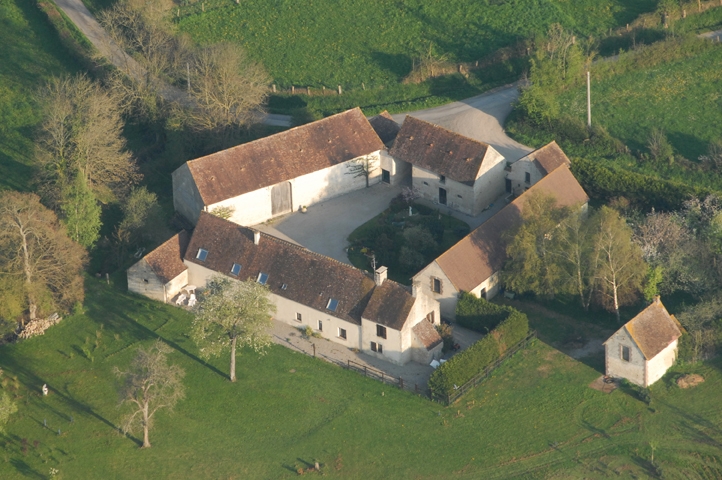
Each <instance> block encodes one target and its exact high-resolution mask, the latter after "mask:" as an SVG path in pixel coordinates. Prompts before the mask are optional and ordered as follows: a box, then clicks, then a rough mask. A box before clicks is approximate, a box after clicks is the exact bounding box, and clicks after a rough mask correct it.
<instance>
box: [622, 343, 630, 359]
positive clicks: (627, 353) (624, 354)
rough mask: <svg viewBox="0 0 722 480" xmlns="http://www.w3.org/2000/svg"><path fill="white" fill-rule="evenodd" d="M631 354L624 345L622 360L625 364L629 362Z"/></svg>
mask: <svg viewBox="0 0 722 480" xmlns="http://www.w3.org/2000/svg"><path fill="white" fill-rule="evenodd" d="M630 354H631V352H630V350H629V347H625V346H624V345H622V360H624V361H625V362H628V361H629V357H630Z"/></svg>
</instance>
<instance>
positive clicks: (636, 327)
mask: <svg viewBox="0 0 722 480" xmlns="http://www.w3.org/2000/svg"><path fill="white" fill-rule="evenodd" d="M680 336H682V326H681V325H680V324H679V322H678V321H677V319H676V318H674V315H670V314H669V312H667V309H666V308H664V305H662V301H661V300H660V299H659V297H658V296H657V297H655V298H654V301H653V302H652V304H651V305H649V306H648V307H647V308H645V309H644V310H642V312H640V313H639V315H637V316H636V317H634V318H633V319H631V320H630V321H629V322H627V323H626V324H625V325H624V326H623V327H622V328H620V329H619V330H617V331H616V332H615V333H614V335H612V336H611V337H609V339H608V340H607V341H606V342H604V356H605V365H606V372H607V375H609V376H610V377H615V378H626V379H627V380H629V381H630V382H632V383H635V384H637V385H640V386H642V387H648V386H650V385H652V384H653V383H654V382H656V381H657V380H659V379H660V378H662V376H664V374H665V373H666V372H667V370H668V369H669V367H671V366H672V365H674V361H675V360H676V358H677V341H678V339H679V337H680Z"/></svg>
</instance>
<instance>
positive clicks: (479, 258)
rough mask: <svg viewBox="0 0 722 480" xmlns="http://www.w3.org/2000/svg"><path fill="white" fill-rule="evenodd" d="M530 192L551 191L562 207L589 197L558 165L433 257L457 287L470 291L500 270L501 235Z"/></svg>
mask: <svg viewBox="0 0 722 480" xmlns="http://www.w3.org/2000/svg"><path fill="white" fill-rule="evenodd" d="M532 192H545V193H547V194H551V195H552V196H553V197H554V198H556V200H557V205H559V206H561V207H567V206H573V205H577V204H582V203H586V202H587V201H588V200H589V197H587V194H586V193H585V192H584V189H582V187H581V185H579V182H577V179H576V178H574V175H572V172H571V171H569V168H567V167H560V168H557V169H556V170H554V171H553V172H552V173H550V174H549V175H547V176H546V177H544V178H542V179H541V180H540V181H539V182H537V183H536V184H534V186H532V187H531V188H530V189H529V190H527V191H526V192H524V193H523V194H522V195H520V196H519V197H517V198H516V199H515V200H514V201H513V202H511V203H510V204H509V205H507V206H506V207H504V208H502V209H501V210H500V211H499V212H497V213H496V215H494V216H493V217H491V218H490V219H489V220H487V221H486V222H484V223H483V224H481V225H480V226H479V227H478V228H476V229H475V230H474V231H473V232H471V233H470V234H469V235H467V236H466V237H464V238H463V239H461V240H460V241H459V242H458V243H457V244H456V245H454V246H453V247H451V248H450V249H449V250H447V251H446V252H444V253H443V254H442V255H441V256H439V257H438V258H437V259H436V263H437V264H438V265H439V267H440V268H441V269H442V270H443V271H444V273H445V274H446V276H447V277H448V278H449V280H451V283H453V284H454V286H455V287H456V289H457V290H464V291H471V290H473V289H474V288H476V287H477V286H479V285H480V284H481V283H482V282H483V281H484V280H486V279H487V278H489V277H490V276H491V275H493V274H494V272H497V271H499V270H501V268H502V267H503V266H504V262H505V261H506V243H505V242H504V241H503V239H502V236H503V234H504V232H506V231H508V230H509V229H511V228H513V227H515V226H517V225H519V224H520V222H521V212H522V210H523V208H524V203H525V202H526V199H527V198H529V194H531V193H532Z"/></svg>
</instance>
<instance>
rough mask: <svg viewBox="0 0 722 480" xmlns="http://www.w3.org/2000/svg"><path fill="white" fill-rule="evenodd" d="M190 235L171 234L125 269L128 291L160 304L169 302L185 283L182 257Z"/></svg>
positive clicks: (186, 276)
mask: <svg viewBox="0 0 722 480" xmlns="http://www.w3.org/2000/svg"><path fill="white" fill-rule="evenodd" d="M189 241H190V234H189V233H188V232H186V231H185V230H182V231H181V232H180V233H178V234H176V235H173V236H172V237H171V238H169V239H168V240H167V241H165V242H164V243H163V244H162V245H161V246H159V247H158V248H156V249H155V250H153V251H152V252H150V253H149V254H148V255H146V256H145V257H143V258H141V259H140V261H139V262H137V263H136V264H135V265H133V266H132V267H130V268H129V269H128V290H130V291H131V292H135V293H138V294H140V295H145V296H146V297H148V298H152V299H153V300H158V301H160V302H163V303H168V302H170V301H171V300H172V299H173V297H175V296H176V295H178V294H179V293H180V292H181V290H182V289H183V287H185V286H186V285H187V284H188V267H186V266H185V264H184V263H183V256H184V255H185V253H186V248H188V242H189Z"/></svg>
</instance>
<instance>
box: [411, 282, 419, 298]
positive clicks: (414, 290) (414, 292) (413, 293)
mask: <svg viewBox="0 0 722 480" xmlns="http://www.w3.org/2000/svg"><path fill="white" fill-rule="evenodd" d="M418 294H419V282H417V281H416V280H411V296H412V297H414V298H416V296H417V295H418Z"/></svg>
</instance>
